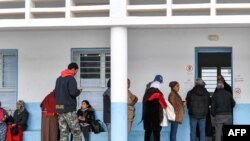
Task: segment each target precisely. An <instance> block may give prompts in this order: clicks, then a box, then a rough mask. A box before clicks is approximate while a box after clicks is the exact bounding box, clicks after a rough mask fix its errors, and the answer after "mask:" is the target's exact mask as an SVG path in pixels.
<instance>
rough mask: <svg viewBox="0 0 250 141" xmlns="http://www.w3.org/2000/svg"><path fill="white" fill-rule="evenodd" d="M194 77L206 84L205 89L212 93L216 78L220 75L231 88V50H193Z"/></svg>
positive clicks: (204, 48)
mask: <svg viewBox="0 0 250 141" xmlns="http://www.w3.org/2000/svg"><path fill="white" fill-rule="evenodd" d="M195 61H196V62H195V65H196V67H195V68H196V70H195V77H196V78H198V77H199V78H202V79H203V80H204V81H205V83H206V88H207V90H208V91H209V92H210V93H213V92H214V90H215V88H216V84H217V76H218V75H222V76H224V78H225V81H226V82H227V83H228V84H229V85H230V86H232V85H233V81H232V80H233V79H232V72H233V70H232V48H230V47H226V48H221V47H218V48H211V47H209V48H206V47H197V48H195Z"/></svg>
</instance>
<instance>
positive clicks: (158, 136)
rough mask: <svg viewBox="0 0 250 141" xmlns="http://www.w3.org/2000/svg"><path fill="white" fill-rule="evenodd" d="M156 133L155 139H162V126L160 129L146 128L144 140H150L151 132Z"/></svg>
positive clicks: (155, 140) (156, 140) (158, 140)
mask: <svg viewBox="0 0 250 141" xmlns="http://www.w3.org/2000/svg"><path fill="white" fill-rule="evenodd" d="M152 133H153V135H154V141H160V139H161V138H160V137H161V127H160V128H159V129H158V130H150V129H148V130H145V135H144V141H150V138H151V134H152Z"/></svg>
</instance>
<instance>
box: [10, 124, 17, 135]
mask: <svg viewBox="0 0 250 141" xmlns="http://www.w3.org/2000/svg"><path fill="white" fill-rule="evenodd" d="M10 132H11V135H17V134H18V126H17V125H16V126H13V127H11V129H10Z"/></svg>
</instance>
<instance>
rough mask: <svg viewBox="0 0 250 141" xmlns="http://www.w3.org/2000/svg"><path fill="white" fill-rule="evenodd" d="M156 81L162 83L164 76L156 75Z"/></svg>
mask: <svg viewBox="0 0 250 141" xmlns="http://www.w3.org/2000/svg"><path fill="white" fill-rule="evenodd" d="M154 81H158V82H160V83H163V77H162V76H161V75H159V74H158V75H156V76H155V79H154Z"/></svg>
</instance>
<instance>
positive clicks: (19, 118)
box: [13, 109, 29, 131]
mask: <svg viewBox="0 0 250 141" xmlns="http://www.w3.org/2000/svg"><path fill="white" fill-rule="evenodd" d="M28 117H29V113H28V112H27V110H26V109H24V110H23V111H22V112H20V113H18V110H15V112H14V117H13V119H14V123H15V124H17V125H21V127H22V130H23V131H25V130H26V129H27V122H28Z"/></svg>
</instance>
